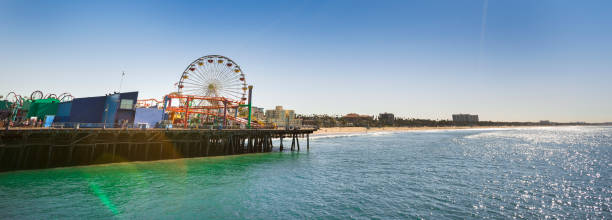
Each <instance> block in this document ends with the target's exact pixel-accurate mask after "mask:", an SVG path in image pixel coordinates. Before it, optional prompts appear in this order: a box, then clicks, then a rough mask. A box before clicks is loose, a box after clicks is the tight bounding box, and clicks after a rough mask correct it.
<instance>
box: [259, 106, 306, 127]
mask: <svg viewBox="0 0 612 220" xmlns="http://www.w3.org/2000/svg"><path fill="white" fill-rule="evenodd" d="M265 118H266V122H268V123H270V124H273V125H276V126H278V127H285V126H298V127H299V126H302V119H298V118H295V111H294V110H287V109H283V106H276V108H275V109H273V110H266V114H265Z"/></svg>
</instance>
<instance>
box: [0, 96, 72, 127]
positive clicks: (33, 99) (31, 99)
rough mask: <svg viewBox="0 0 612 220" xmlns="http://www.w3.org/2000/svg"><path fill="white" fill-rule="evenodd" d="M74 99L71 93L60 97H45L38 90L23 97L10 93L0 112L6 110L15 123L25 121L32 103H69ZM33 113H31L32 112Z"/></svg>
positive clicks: (5, 98)
mask: <svg viewBox="0 0 612 220" xmlns="http://www.w3.org/2000/svg"><path fill="white" fill-rule="evenodd" d="M73 98H74V97H73V96H72V95H71V94H70V93H67V92H65V93H62V94H60V95H55V94H53V93H49V94H47V95H44V94H43V92H41V91H39V90H36V91H34V92H32V94H30V96H22V95H17V93H15V92H9V93H8V94H7V95H6V96H5V97H4V105H5V106H0V110H2V108H6V110H8V112H9V116H10V118H9V121H11V122H14V121H16V120H18V119H19V120H25V117H26V115H28V111H29V110H30V106H32V103H44V102H55V103H60V102H69V101H72V99H73ZM30 113H31V112H30Z"/></svg>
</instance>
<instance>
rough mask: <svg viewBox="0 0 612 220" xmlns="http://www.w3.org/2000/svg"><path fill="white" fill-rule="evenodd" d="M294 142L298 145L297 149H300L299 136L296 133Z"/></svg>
mask: <svg viewBox="0 0 612 220" xmlns="http://www.w3.org/2000/svg"><path fill="white" fill-rule="evenodd" d="M295 143H296V145H297V146H298V151H300V138H299V136H298V135H297V134H296V135H295Z"/></svg>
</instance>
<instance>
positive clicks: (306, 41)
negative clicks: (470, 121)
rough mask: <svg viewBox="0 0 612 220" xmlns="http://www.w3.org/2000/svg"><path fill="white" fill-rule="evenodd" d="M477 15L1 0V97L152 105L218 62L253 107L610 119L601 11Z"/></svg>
mask: <svg viewBox="0 0 612 220" xmlns="http://www.w3.org/2000/svg"><path fill="white" fill-rule="evenodd" d="M486 5H487V7H486V10H483V8H484V6H485V4H484V2H483V1H482V0H473V1H472V0H470V1H467V0H465V1H460V0H447V1H435V0H434V1H425V0H423V1H409V0H404V1H284V0H282V1H208V2H200V1H193V2H191V1H6V0H0V62H1V63H0V76H1V80H0V94H2V95H6V94H7V93H8V92H9V91H17V92H18V93H21V94H29V93H31V92H32V91H33V90H42V91H44V92H45V93H47V92H53V93H61V92H64V91H67V92H71V93H72V94H74V95H75V96H77V97H83V96H96V95H104V94H105V93H108V92H111V91H114V90H117V89H118V87H119V81H120V78H121V71H126V73H127V76H126V78H125V81H124V84H123V91H133V90H137V91H140V97H141V98H161V97H162V95H164V94H166V93H169V92H172V91H175V87H174V86H173V84H174V83H175V82H176V81H178V79H179V77H180V74H181V72H182V71H183V70H184V69H185V67H186V66H187V65H188V64H189V63H190V62H191V61H193V60H194V59H196V58H198V57H201V56H204V55H208V54H221V55H225V56H228V57H230V58H232V59H233V60H234V61H236V62H237V63H238V64H240V65H241V66H242V68H243V70H244V72H245V73H246V75H247V81H248V83H249V84H253V85H254V86H255V90H254V97H255V98H254V103H255V104H256V105H257V106H261V107H264V108H273V107H274V106H275V105H283V106H285V107H286V108H290V109H295V110H296V111H297V112H298V113H305V114H310V113H327V114H346V113H349V112H356V113H360V114H378V113H380V112H385V111H386V112H393V113H396V115H398V116H402V117H415V118H431V119H449V118H450V117H451V114H452V113H473V114H479V115H480V118H481V120H498V121H537V120H540V119H548V120H553V121H588V122H599V121H612V13H611V12H612V1H563V0H550V1H547V0H540V1H533V0H525V1H522V0H517V1H495V0H490V1H489V2H488V3H487V4H486ZM483 11H486V16H483ZM483 17H486V19H485V20H486V22H485V25H483Z"/></svg>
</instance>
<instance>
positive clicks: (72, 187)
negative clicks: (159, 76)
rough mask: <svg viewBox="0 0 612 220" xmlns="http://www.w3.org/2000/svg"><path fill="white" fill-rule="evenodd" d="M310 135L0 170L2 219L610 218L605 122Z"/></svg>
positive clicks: (610, 163) (611, 179)
mask: <svg viewBox="0 0 612 220" xmlns="http://www.w3.org/2000/svg"><path fill="white" fill-rule="evenodd" d="M286 144H287V143H285V145H286ZM303 145H304V144H303ZM310 146H311V147H310V150H309V151H306V150H305V147H303V148H302V151H300V152H290V151H284V152H272V153H261V154H247V155H237V156H221V157H210V158H192V159H181V160H167V161H154V162H132V163H119V164H109V165H97V166H83V167H69V168H57V169H47V170H29V171H17V172H7V173H0V219H49V218H53V219H55V218H78V219H109V218H117V219H133V218H136V219H167V218H171V219H307V218H308V219H311V218H317V219H319V218H321V219H349V218H350V219H476V218H493V219H507V218H525V219H546V218H551V219H555V218H561V219H612V208H611V207H610V206H611V204H612V201H611V199H612V127H587V126H583V127H580V126H577V127H533V128H508V129H505V128H504V129H468V130H435V131H409V132H396V133H367V134H352V135H351V134H346V135H328V136H319V137H311V142H310ZM275 147H276V148H278V142H275Z"/></svg>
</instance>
